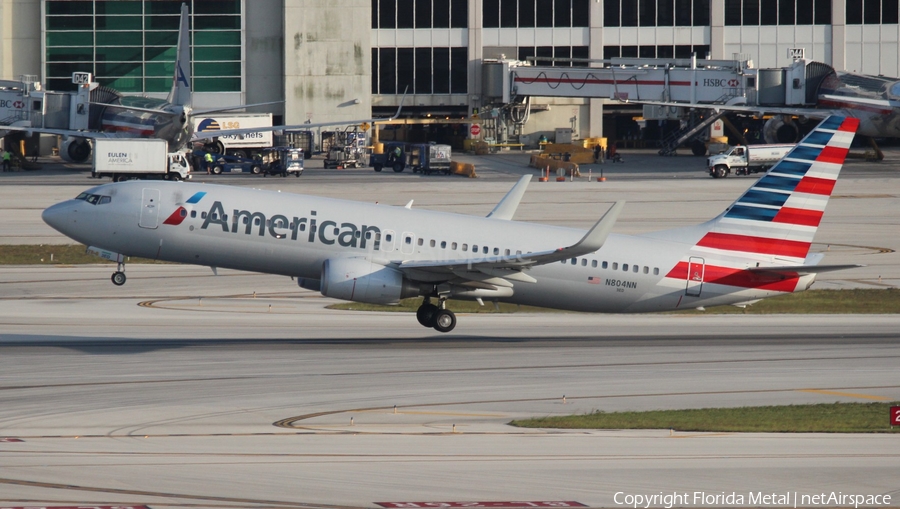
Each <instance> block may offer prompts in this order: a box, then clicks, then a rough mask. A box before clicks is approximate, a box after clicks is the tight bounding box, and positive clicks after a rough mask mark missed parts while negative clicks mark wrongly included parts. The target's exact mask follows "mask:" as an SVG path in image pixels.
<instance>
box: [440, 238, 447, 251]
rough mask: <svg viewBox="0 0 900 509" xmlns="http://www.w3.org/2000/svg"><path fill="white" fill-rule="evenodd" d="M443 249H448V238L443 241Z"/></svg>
mask: <svg viewBox="0 0 900 509" xmlns="http://www.w3.org/2000/svg"><path fill="white" fill-rule="evenodd" d="M441 249H447V241H446V240H442V241H441Z"/></svg>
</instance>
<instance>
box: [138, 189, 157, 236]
mask: <svg viewBox="0 0 900 509" xmlns="http://www.w3.org/2000/svg"><path fill="white" fill-rule="evenodd" d="M138 225H139V226H140V227H141V228H150V229H155V228H156V227H157V226H159V189H144V192H143V193H142V195H141V220H140V222H139V223H138Z"/></svg>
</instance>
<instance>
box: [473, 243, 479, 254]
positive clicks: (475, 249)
mask: <svg viewBox="0 0 900 509" xmlns="http://www.w3.org/2000/svg"><path fill="white" fill-rule="evenodd" d="M472 252H473V253H477V252H478V244H472Z"/></svg>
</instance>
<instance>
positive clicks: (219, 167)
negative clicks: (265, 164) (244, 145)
mask: <svg viewBox="0 0 900 509" xmlns="http://www.w3.org/2000/svg"><path fill="white" fill-rule="evenodd" d="M201 154H202V152H201ZM201 157H202V155H201ZM214 157H215V162H213V165H212V168H210V171H211V172H212V173H213V174H215V175H221V174H222V173H252V174H254V175H259V174H260V173H261V172H262V162H261V160H260V155H259V154H256V155H255V156H254V157H253V159H247V158H243V157H235V156H226V155H221V154H217V155H215V156H214Z"/></svg>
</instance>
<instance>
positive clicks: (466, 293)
mask: <svg viewBox="0 0 900 509" xmlns="http://www.w3.org/2000/svg"><path fill="white" fill-rule="evenodd" d="M858 126H859V120H858V119H855V118H843V117H835V116H832V117H829V118H827V119H826V120H824V121H823V122H822V123H821V124H819V126H818V127H816V128H815V129H814V130H813V131H812V132H811V133H810V134H809V135H807V136H806V138H804V139H803V141H802V142H801V143H800V144H798V145H797V146H796V147H795V148H794V149H793V150H792V151H791V152H790V153H789V154H788V155H787V156H786V157H785V158H784V159H783V160H782V161H780V162H779V163H778V164H776V165H775V166H773V167H772V168H771V169H770V170H769V171H768V172H767V173H766V174H765V176H763V177H762V178H761V179H759V180H758V181H757V182H756V183H755V184H754V185H753V186H752V187H751V188H750V189H749V190H748V191H747V192H745V193H744V194H743V196H741V197H740V198H738V200H737V201H736V202H734V203H733V204H732V205H731V206H730V207H728V208H727V209H726V210H725V211H724V212H723V213H722V214H720V215H719V216H718V217H716V218H714V219H712V220H710V221H707V222H705V223H702V224H699V225H695V226H689V227H682V228H676V229H671V230H665V231H660V232H656V233H648V234H642V235H632V236H626V235H618V234H613V233H611V231H612V229H613V225H614V223H615V221H616V218H617V216H618V214H619V212H620V211H621V210H622V208H623V205H624V203H616V204H615V205H613V206H612V207H611V208H610V209H609V210H608V211H607V212H606V214H605V215H604V216H603V217H602V218H601V219H600V220H599V221H598V222H597V223H596V224H595V225H594V226H593V228H591V229H590V230H589V231H588V232H586V233H585V232H584V231H580V230H577V229H572V228H562V227H556V226H547V225H540V224H533V223H522V222H516V221H512V217H513V214H514V213H515V211H516V208H517V207H518V204H519V201H520V200H521V198H522V195H523V194H524V192H525V188H526V186H527V185H528V181H529V180H530V178H531V177H530V176H525V177H523V178H522V179H520V180H519V182H518V183H517V184H516V185H515V186H514V187H513V188H512V189H511V190H510V191H509V193H507V195H506V196H505V197H504V198H503V199H502V200H501V201H500V203H498V204H497V206H496V207H495V208H494V209H493V210H492V211H491V213H490V214H488V215H487V217H474V216H467V215H461V214H452V213H445V212H436V211H429V210H414V209H412V208H411V207H410V206H407V207H394V206H387V205H379V204H371V203H360V202H354V201H347V200H336V199H331V198H321V197H315V196H304V195H296V194H290V193H277V192H272V191H263V190H255V189H244V188H236V187H229V186H220V185H204V184H191V183H186V182H152V183H151V182H142V181H130V182H119V183H114V184H105V185H101V186H98V187H94V188H92V189H89V190H87V191H85V192H84V193H81V194H80V195H79V196H78V197H77V198H75V199H72V200H68V201H65V202H62V203H58V204H56V205H53V206H51V207H49V208H47V209H46V210H45V211H44V213H43V219H44V221H46V222H47V224H49V225H50V226H52V227H53V228H55V229H56V230H59V231H60V232H62V233H63V234H65V235H67V236H69V237H71V238H72V239H74V240H76V241H78V242H81V243H83V244H85V245H87V246H89V249H93V250H95V251H98V252H101V253H103V254H104V255H105V256H106V257H108V258H110V259H113V260H117V261H118V262H119V267H118V270H117V271H116V272H115V273H114V274H113V276H112V280H113V282H114V283H115V284H117V285H121V284H124V283H125V274H124V264H123V263H122V261H123V260H124V256H126V255H127V256H139V257H144V258H151V259H157V260H166V261H170V262H178V263H190V264H196V265H206V266H210V267H213V269H214V270H215V268H216V267H225V268H231V269H239V270H247V271H256V272H263V273H271V274H280V275H284V276H292V277H296V278H297V279H298V282H299V284H300V286H301V287H303V288H307V289H313V290H317V291H320V292H321V293H322V294H323V295H325V296H327V297H334V298H337V299H344V300H350V301H358V302H369V303H377V304H394V303H397V302H398V301H399V300H400V299H403V298H407V297H416V296H424V302H423V303H422V305H421V306H420V307H419V310H418V312H417V318H418V321H419V323H421V324H422V325H424V326H426V327H432V328H434V329H435V330H437V331H439V332H448V331H450V330H452V329H453V328H454V327H455V326H456V316H455V315H454V314H453V312H452V311H450V310H449V309H447V306H446V300H447V299H448V298H451V297H452V298H457V299H477V300H482V299H488V300H491V301H505V302H512V303H518V304H530V305H538V306H545V307H547V306H549V307H554V308H560V309H568V310H576V311H591V312H615V313H622V312H649V311H665V310H673V309H684V308H697V307H702V306H716V305H722V304H734V305H745V304H750V303H753V302H755V301H757V300H759V299H762V298H765V297H771V296H775V295H782V294H785V293H791V292H796V291H803V290H806V289H808V288H809V287H810V285H812V283H813V281H814V280H815V278H816V274H817V273H819V272H825V271H832V270H840V269H847V268H852V267H857V265H819V262H820V261H821V259H822V258H823V255H822V254H821V253H813V254H810V253H809V250H810V245H811V243H812V240H813V236H814V235H815V232H816V229H817V228H818V226H819V222H820V221H821V219H822V215H823V212H824V210H825V205H826V204H827V202H828V198H829V196H830V195H831V192H832V190H833V189H834V185H835V182H836V180H837V177H838V173H839V172H840V170H841V167H842V165H843V163H844V158H845V156H846V154H847V151H848V149H849V147H850V142H851V141H852V140H853V136H854V134H855V132H856V129H857V128H858Z"/></svg>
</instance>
